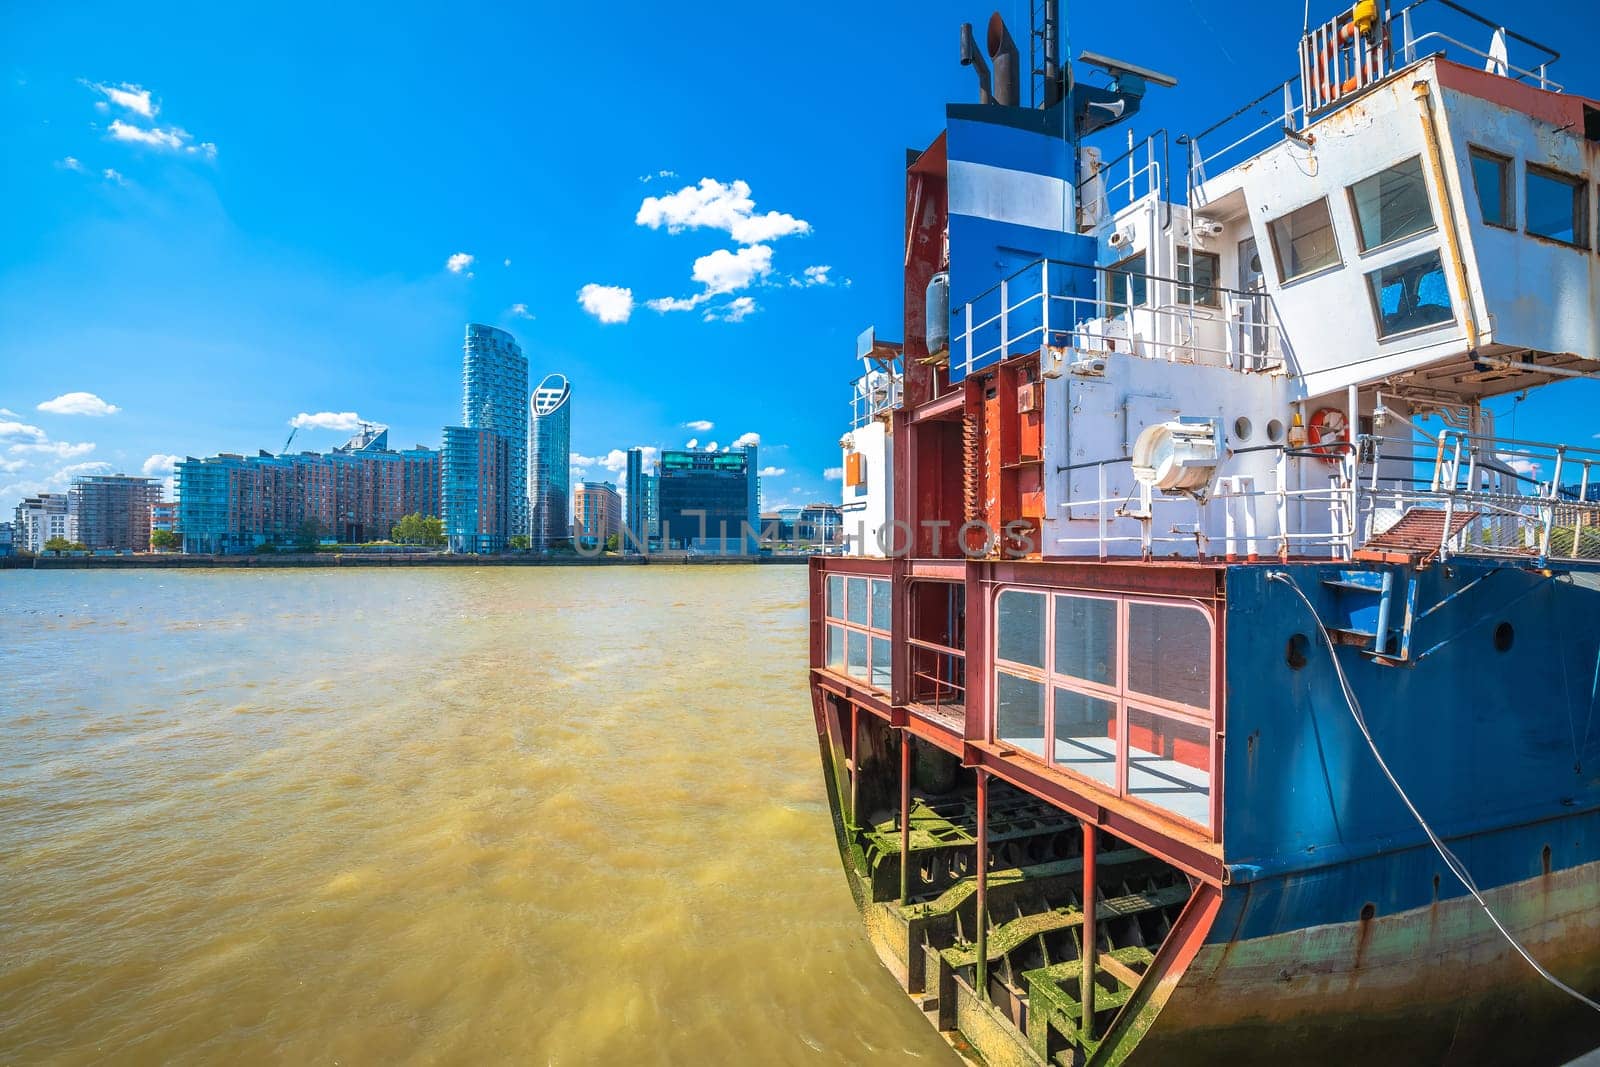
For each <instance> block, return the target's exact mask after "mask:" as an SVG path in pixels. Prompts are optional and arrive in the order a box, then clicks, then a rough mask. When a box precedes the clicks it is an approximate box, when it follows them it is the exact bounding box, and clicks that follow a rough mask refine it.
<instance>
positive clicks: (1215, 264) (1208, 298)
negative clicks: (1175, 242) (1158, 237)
mask: <svg viewBox="0 0 1600 1067" xmlns="http://www.w3.org/2000/svg"><path fill="white" fill-rule="evenodd" d="M1191 254H1192V255H1193V256H1194V277H1193V278H1190V277H1189V257H1190V255H1191ZM1221 270H1222V259H1221V257H1219V256H1218V255H1217V254H1216V253H1214V252H1193V253H1191V251H1190V249H1187V248H1179V249H1178V283H1179V284H1178V303H1180V304H1195V305H1198V306H1200V307H1208V308H1214V307H1217V306H1219V303H1220V301H1219V299H1218V297H1217V275H1218V274H1219V273H1221Z"/></svg>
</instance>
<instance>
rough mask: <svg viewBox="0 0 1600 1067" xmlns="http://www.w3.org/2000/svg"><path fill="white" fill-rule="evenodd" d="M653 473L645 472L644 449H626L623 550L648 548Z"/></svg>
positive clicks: (653, 493)
mask: <svg viewBox="0 0 1600 1067" xmlns="http://www.w3.org/2000/svg"><path fill="white" fill-rule="evenodd" d="M655 480H656V479H655V475H654V474H652V473H646V472H645V466H644V449H642V448H630V449H628V519H627V536H626V537H624V538H623V539H622V548H623V551H625V552H630V553H638V552H646V551H648V550H649V548H650V536H651V533H652V531H651V529H650V525H651V523H650V520H651V519H652V518H654V517H655V516H654V513H655V507H654V505H653V503H652V498H653V496H654V495H655Z"/></svg>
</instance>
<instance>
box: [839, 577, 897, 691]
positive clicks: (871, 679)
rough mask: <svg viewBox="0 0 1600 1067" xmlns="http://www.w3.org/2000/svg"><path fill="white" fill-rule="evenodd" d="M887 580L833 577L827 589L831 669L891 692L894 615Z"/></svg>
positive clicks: (889, 586)
mask: <svg viewBox="0 0 1600 1067" xmlns="http://www.w3.org/2000/svg"><path fill="white" fill-rule="evenodd" d="M892 589H893V587H892V585H891V584H890V581H889V579H887V578H868V577H865V576H862V575H854V574H850V575H845V574H830V575H828V586H827V609H828V630H827V649H826V652H827V667H828V669H829V670H831V671H837V672H839V673H840V674H848V675H849V676H850V677H852V678H859V679H861V680H862V681H864V682H866V683H867V684H868V685H870V686H872V687H873V688H875V689H883V690H887V689H888V688H889V679H890V670H889V666H890V655H891V648H892V645H891V643H890V640H889V632H890V625H891V620H892V615H893V613H892V612H891V610H890V605H891V603H892V600H891V597H892Z"/></svg>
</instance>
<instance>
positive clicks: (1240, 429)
mask: <svg viewBox="0 0 1600 1067" xmlns="http://www.w3.org/2000/svg"><path fill="white" fill-rule="evenodd" d="M1233 436H1234V437H1235V438H1237V439H1238V440H1240V441H1248V440H1250V420H1249V419H1247V418H1245V417H1244V416H1243V415H1240V416H1239V417H1238V418H1237V419H1234V420H1233Z"/></svg>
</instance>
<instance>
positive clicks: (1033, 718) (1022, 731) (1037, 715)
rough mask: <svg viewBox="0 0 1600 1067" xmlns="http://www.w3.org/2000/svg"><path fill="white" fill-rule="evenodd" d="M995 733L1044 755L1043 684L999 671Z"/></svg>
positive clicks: (1028, 749)
mask: <svg viewBox="0 0 1600 1067" xmlns="http://www.w3.org/2000/svg"><path fill="white" fill-rule="evenodd" d="M996 674H997V676H998V677H997V683H998V684H996V686H995V697H996V701H997V706H996V708H995V719H994V724H995V725H994V735H995V739H996V740H998V741H1004V742H1006V743H1007V744H1009V745H1015V746H1016V747H1017V748H1019V749H1021V750H1022V751H1024V752H1031V753H1033V754H1034V755H1035V756H1038V757H1039V758H1040V759H1043V758H1044V686H1043V685H1041V684H1040V683H1038V682H1035V681H1031V680H1029V679H1027V678H1018V677H1017V676H1016V675H1014V674H1007V673H1006V672H1005V671H998V672H996Z"/></svg>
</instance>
